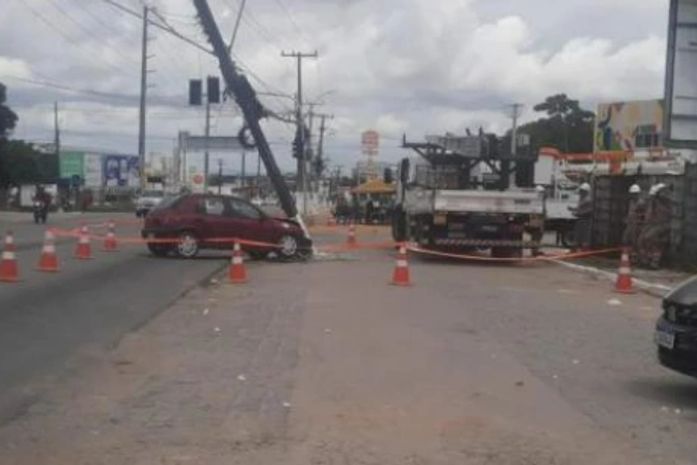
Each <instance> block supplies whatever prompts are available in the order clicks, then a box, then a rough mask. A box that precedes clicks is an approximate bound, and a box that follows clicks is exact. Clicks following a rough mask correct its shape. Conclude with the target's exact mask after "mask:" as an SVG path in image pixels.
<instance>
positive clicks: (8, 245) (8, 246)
mask: <svg viewBox="0 0 697 465" xmlns="http://www.w3.org/2000/svg"><path fill="white" fill-rule="evenodd" d="M3 250H4V251H6V252H16V251H17V249H16V247H15V235H14V233H13V232H12V231H7V234H6V235H5V248H4V249H3Z"/></svg>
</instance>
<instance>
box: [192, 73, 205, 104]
mask: <svg viewBox="0 0 697 465" xmlns="http://www.w3.org/2000/svg"><path fill="white" fill-rule="evenodd" d="M202 88H203V82H202V81H201V80H200V79H189V105H201V102H202V101H203V99H202V96H201V94H202V93H203V92H202Z"/></svg>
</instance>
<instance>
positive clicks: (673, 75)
mask: <svg viewBox="0 0 697 465" xmlns="http://www.w3.org/2000/svg"><path fill="white" fill-rule="evenodd" d="M666 58H667V59H666V82H665V101H666V115H665V127H666V145H667V146H669V147H687V148H697V0H671V2H670V15H669V23H668V53H667V57H666Z"/></svg>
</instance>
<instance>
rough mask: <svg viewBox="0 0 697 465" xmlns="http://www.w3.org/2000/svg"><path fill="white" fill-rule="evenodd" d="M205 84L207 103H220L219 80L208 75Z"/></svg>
mask: <svg viewBox="0 0 697 465" xmlns="http://www.w3.org/2000/svg"><path fill="white" fill-rule="evenodd" d="M206 86H207V87H206V88H207V89H208V103H220V80H219V79H218V78H217V77H215V76H208V80H207V82H206Z"/></svg>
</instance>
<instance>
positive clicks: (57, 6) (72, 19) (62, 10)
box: [46, 0, 138, 64]
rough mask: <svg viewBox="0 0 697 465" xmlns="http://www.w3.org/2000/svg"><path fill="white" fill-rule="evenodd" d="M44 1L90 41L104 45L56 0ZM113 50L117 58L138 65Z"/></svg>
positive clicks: (121, 53)
mask: <svg viewBox="0 0 697 465" xmlns="http://www.w3.org/2000/svg"><path fill="white" fill-rule="evenodd" d="M46 1H48V2H49V3H50V4H51V5H53V7H54V8H55V9H56V10H58V12H59V13H60V14H61V15H62V16H63V17H64V18H67V19H68V21H70V22H71V23H73V24H75V25H76V26H77V27H78V29H80V30H81V31H82V32H83V33H84V34H85V35H87V36H89V37H91V38H92V39H94V40H95V43H97V44H99V43H104V41H103V40H101V39H100V38H99V37H97V36H96V35H95V34H94V32H93V31H92V30H91V29H90V28H88V27H87V26H85V25H84V24H82V22H80V21H78V20H77V19H75V17H73V16H72V15H71V14H70V13H68V12H67V11H66V10H65V8H64V7H63V6H62V5H61V4H60V3H58V2H57V1H56V0H46ZM81 8H82V10H83V11H86V10H85V8H84V7H81ZM113 50H114V51H115V52H116V53H117V54H119V56H121V57H122V58H123V59H124V60H126V61H128V62H130V63H133V64H138V62H137V61H136V60H134V59H133V58H131V57H129V56H126V55H125V54H124V53H123V52H121V51H120V50H119V49H118V48H113Z"/></svg>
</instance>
